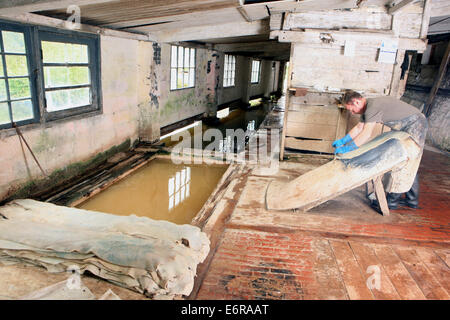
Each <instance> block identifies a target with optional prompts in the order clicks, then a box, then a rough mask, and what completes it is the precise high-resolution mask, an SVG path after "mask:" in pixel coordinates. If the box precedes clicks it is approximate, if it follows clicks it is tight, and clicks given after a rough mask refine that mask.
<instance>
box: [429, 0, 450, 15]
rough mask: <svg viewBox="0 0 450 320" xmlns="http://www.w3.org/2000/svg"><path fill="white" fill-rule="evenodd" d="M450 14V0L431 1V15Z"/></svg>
mask: <svg viewBox="0 0 450 320" xmlns="http://www.w3.org/2000/svg"><path fill="white" fill-rule="evenodd" d="M448 15H450V2H449V1H448V0H433V1H432V3H431V16H432V17H442V16H448Z"/></svg>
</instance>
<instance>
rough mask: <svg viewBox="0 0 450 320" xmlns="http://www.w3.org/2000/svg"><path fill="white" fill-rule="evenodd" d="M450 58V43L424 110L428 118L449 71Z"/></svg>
mask: <svg viewBox="0 0 450 320" xmlns="http://www.w3.org/2000/svg"><path fill="white" fill-rule="evenodd" d="M449 58H450V41H449V42H448V44H447V50H445V54H444V57H443V58H442V62H441V66H440V67H439V71H438V74H437V77H436V80H435V81H434V84H433V88H431V91H430V95H429V96H428V100H427V103H426V104H425V107H424V108H423V114H424V115H425V116H426V117H428V116H429V115H430V113H431V105H432V104H433V100H434V97H435V96H436V93H437V91H438V90H439V87H440V85H441V82H442V79H443V78H444V75H445V73H446V71H447V65H448V60H449Z"/></svg>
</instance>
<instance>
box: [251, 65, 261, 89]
mask: <svg viewBox="0 0 450 320" xmlns="http://www.w3.org/2000/svg"><path fill="white" fill-rule="evenodd" d="M255 61H257V62H258V70H256V71H254V70H253V62H255ZM261 65H262V63H261V60H257V59H252V70H251V76H250V83H251V84H258V83H259V81H260V80H261ZM254 73H256V74H257V75H258V80H257V81H253V80H252V78H253V74H254Z"/></svg>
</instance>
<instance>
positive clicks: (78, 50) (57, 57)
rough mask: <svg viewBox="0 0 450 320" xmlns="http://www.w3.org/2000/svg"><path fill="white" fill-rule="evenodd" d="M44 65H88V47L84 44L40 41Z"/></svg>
mask: <svg viewBox="0 0 450 320" xmlns="http://www.w3.org/2000/svg"><path fill="white" fill-rule="evenodd" d="M41 44H42V60H43V61H44V63H88V62H89V59H88V46H87V45H85V44H75V43H65V42H52V41H41Z"/></svg>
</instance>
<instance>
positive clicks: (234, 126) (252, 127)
mask: <svg viewBox="0 0 450 320" xmlns="http://www.w3.org/2000/svg"><path fill="white" fill-rule="evenodd" d="M270 108H271V105H270V104H266V103H264V104H262V105H260V106H258V107H253V108H250V109H249V110H241V109H235V110H232V111H229V110H227V112H228V111H229V113H228V114H227V113H225V112H224V113H223V114H220V116H221V118H220V122H219V123H218V124H216V125H214V126H208V125H206V124H202V125H201V126H196V127H195V128H194V127H193V128H190V129H189V133H188V134H189V135H190V137H191V139H190V140H189V141H184V139H183V138H181V137H177V138H175V139H174V140H172V139H171V138H172V137H164V139H161V141H162V142H164V143H165V144H166V146H168V147H173V146H175V145H177V144H178V143H180V144H181V145H182V147H183V148H189V147H190V148H196V149H199V148H203V149H205V148H206V147H208V146H210V145H211V144H213V145H214V149H215V150H217V151H219V152H224V153H233V152H234V153H239V152H241V151H243V150H244V148H245V143H246V142H247V141H248V140H249V139H248V136H249V135H251V134H253V133H254V132H255V131H256V129H257V128H258V127H259V126H260V124H261V123H262V121H263V120H264V118H265V117H266V115H267V113H268V112H269V111H270ZM224 110H225V109H224ZM210 128H214V129H218V130H219V131H220V132H221V134H222V136H221V138H220V140H218V141H211V140H208V139H206V138H204V134H205V132H207V130H208V129H210ZM241 134H242V135H243V136H242V137H241ZM173 137H175V135H174V136H173ZM195 140H198V141H200V145H199V146H195V145H194V141H195Z"/></svg>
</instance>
